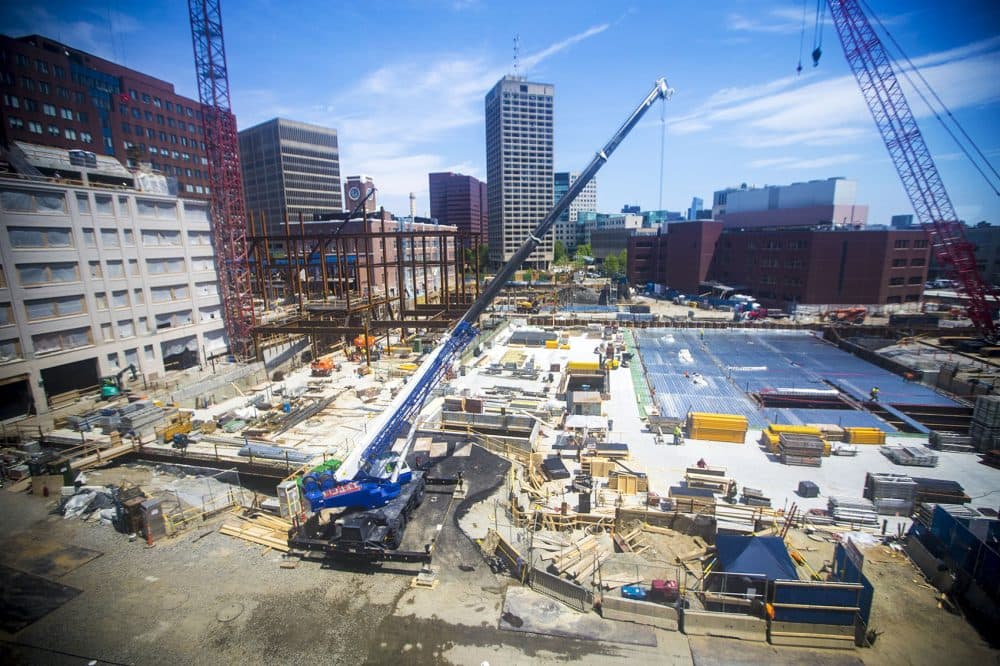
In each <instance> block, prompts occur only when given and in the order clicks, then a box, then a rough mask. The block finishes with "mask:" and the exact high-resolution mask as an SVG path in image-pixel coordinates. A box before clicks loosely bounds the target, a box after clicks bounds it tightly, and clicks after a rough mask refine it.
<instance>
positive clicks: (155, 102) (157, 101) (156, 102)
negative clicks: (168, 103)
mask: <svg viewBox="0 0 1000 666" xmlns="http://www.w3.org/2000/svg"><path fill="white" fill-rule="evenodd" d="M153 106H155V107H156V108H157V109H159V108H160V107H162V106H163V102H162V101H160V98H159V97H154V98H153Z"/></svg>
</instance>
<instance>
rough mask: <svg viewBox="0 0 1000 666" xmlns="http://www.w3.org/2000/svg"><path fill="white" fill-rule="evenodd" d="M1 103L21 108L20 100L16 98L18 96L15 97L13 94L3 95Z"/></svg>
mask: <svg viewBox="0 0 1000 666" xmlns="http://www.w3.org/2000/svg"><path fill="white" fill-rule="evenodd" d="M3 103H4V104H5V105H6V106H9V107H11V108H14V109H20V108H21V102H20V100H18V98H17V97H15V96H14V95H4V96H3Z"/></svg>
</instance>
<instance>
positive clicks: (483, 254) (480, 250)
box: [465, 243, 490, 275]
mask: <svg viewBox="0 0 1000 666" xmlns="http://www.w3.org/2000/svg"><path fill="white" fill-rule="evenodd" d="M477 254H478V255H479V274H480V275H485V274H486V267H487V266H488V265H489V263H490V246H489V245H487V244H486V243H483V244H482V245H480V246H478V247H476V248H471V247H469V248H466V249H465V270H466V272H469V273H475V272H476V255H477Z"/></svg>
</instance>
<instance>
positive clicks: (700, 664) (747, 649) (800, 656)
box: [688, 636, 864, 666]
mask: <svg viewBox="0 0 1000 666" xmlns="http://www.w3.org/2000/svg"><path fill="white" fill-rule="evenodd" d="M688 644H689V645H690V646H691V658H692V659H693V661H694V664H695V666H757V664H768V666H786V665H787V666H798V665H799V664H815V665H816V666H861V664H864V662H863V661H862V660H861V659H859V658H858V657H857V656H855V655H853V654H848V653H845V652H844V651H842V650H837V651H825V650H818V649H799V648H790V647H781V648H776V647H774V646H772V645H768V644H766V643H747V642H746V641H738V640H732V639H727V638H715V637H709V636H691V637H689V638H688Z"/></svg>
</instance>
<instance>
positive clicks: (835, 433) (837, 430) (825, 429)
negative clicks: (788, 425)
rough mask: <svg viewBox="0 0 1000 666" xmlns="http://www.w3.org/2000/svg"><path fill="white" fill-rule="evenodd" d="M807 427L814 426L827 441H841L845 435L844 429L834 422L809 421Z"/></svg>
mask: <svg viewBox="0 0 1000 666" xmlns="http://www.w3.org/2000/svg"><path fill="white" fill-rule="evenodd" d="M806 427H807V428H816V429H817V430H819V432H820V434H821V435H822V436H823V439H825V440H826V441H828V442H842V441H844V438H845V437H846V436H847V433H846V432H844V429H843V428H841V427H840V426H839V425H836V424H835V423H810V424H808V425H807V426H806Z"/></svg>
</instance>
